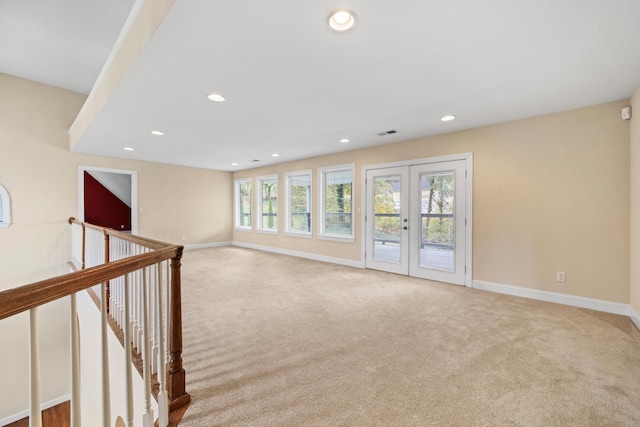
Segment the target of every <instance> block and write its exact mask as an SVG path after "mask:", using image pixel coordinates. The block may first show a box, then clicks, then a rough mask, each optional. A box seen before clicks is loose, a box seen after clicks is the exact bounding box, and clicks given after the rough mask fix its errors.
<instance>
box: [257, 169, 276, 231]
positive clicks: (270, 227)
mask: <svg viewBox="0 0 640 427" xmlns="http://www.w3.org/2000/svg"><path fill="white" fill-rule="evenodd" d="M258 230H261V231H272V232H277V231H278V177H277V176H275V175H274V176H261V177H258Z"/></svg>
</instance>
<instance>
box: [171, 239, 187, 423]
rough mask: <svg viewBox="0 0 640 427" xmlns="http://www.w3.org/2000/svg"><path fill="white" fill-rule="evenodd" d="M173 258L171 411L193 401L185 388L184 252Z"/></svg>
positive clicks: (179, 252)
mask: <svg viewBox="0 0 640 427" xmlns="http://www.w3.org/2000/svg"><path fill="white" fill-rule="evenodd" d="M183 249H184V247H182V246H179V247H178V253H177V255H176V256H175V257H173V258H171V283H170V284H169V366H168V368H167V394H168V396H169V410H171V411H172V410H175V409H177V408H180V407H182V406H184V405H186V404H187V403H189V401H190V400H191V397H190V396H189V394H188V393H187V391H186V387H185V381H186V377H185V372H184V368H183V367H182V291H181V283H180V267H181V266H182V263H181V259H182V251H183Z"/></svg>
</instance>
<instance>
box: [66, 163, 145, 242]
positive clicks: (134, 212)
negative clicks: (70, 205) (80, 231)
mask: <svg viewBox="0 0 640 427" xmlns="http://www.w3.org/2000/svg"><path fill="white" fill-rule="evenodd" d="M85 171H86V172H92V171H96V172H108V173H117V174H121V175H130V176H131V234H134V235H137V234H138V172H136V171H132V170H126V169H112V168H101V167H97V166H82V165H79V166H78V221H82V222H84V173H85Z"/></svg>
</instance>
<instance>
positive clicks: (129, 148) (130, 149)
mask: <svg viewBox="0 0 640 427" xmlns="http://www.w3.org/2000/svg"><path fill="white" fill-rule="evenodd" d="M124 151H133V148H131V147H124Z"/></svg>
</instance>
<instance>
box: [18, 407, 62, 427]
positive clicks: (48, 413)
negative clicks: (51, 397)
mask: <svg viewBox="0 0 640 427" xmlns="http://www.w3.org/2000/svg"><path fill="white" fill-rule="evenodd" d="M42 426H43V427H70V426H71V402H69V401H67V402H64V403H61V404H59V405H56V406H54V407H53V408H49V409H47V410H45V411H44V412H43V413H42ZM6 427H29V418H28V417H27V418H23V419H21V420H19V421H16V422H14V423H11V424H7V426H6Z"/></svg>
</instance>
